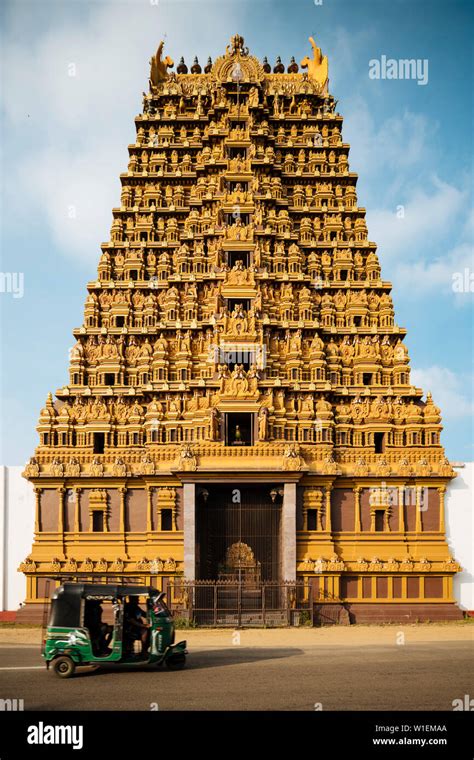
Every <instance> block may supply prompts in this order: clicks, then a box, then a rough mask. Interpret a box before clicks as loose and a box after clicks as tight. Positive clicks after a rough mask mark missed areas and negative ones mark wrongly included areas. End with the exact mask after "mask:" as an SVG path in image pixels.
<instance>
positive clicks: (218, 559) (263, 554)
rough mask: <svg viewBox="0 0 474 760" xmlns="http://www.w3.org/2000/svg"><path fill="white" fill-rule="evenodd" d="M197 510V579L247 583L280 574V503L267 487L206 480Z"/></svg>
mask: <svg viewBox="0 0 474 760" xmlns="http://www.w3.org/2000/svg"><path fill="white" fill-rule="evenodd" d="M203 494H204V496H205V498H203ZM197 513H198V518H197V552H196V554H197V567H196V575H197V578H198V579H203V580H212V581H217V580H219V581H233V582H237V581H238V582H241V583H243V584H244V585H246V586H247V587H248V588H250V587H251V586H252V585H253V586H255V587H257V586H259V585H260V584H261V583H264V582H266V581H278V580H279V579H280V523H281V503H280V500H279V499H276V498H274V499H273V500H272V496H271V492H270V487H266V488H265V487H262V486H260V487H254V486H251V485H250V486H240V487H239V488H237V487H235V488H234V487H232V486H214V485H212V486H209V487H208V488H206V489H202V490H201V493H200V497H198V509H197Z"/></svg>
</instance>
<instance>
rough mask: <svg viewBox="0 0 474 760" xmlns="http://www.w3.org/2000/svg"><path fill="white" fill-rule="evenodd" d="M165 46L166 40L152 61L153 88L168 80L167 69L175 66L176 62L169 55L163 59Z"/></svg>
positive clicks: (151, 78)
mask: <svg viewBox="0 0 474 760" xmlns="http://www.w3.org/2000/svg"><path fill="white" fill-rule="evenodd" d="M164 44H165V43H164V40H161V42H160V44H159V45H158V49H157V51H156V53H155V55H154V56H152V58H151V59H150V83H151V84H152V85H153V87H156V86H157V85H158V84H159V83H160V82H164V81H165V79H167V78H168V71H167V69H169V68H171V67H172V66H174V61H173V59H172V58H170V56H169V55H167V56H166V58H162V55H163V47H164Z"/></svg>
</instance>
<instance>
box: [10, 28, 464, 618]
mask: <svg viewBox="0 0 474 760" xmlns="http://www.w3.org/2000/svg"><path fill="white" fill-rule="evenodd" d="M310 41H311V44H312V54H311V56H309V57H306V58H304V59H303V61H301V64H300V65H301V67H302V68H303V71H300V70H299V66H298V64H297V63H296V62H295V61H294V59H292V61H291V63H290V65H289V66H288V68H287V71H285V67H284V66H283V64H282V63H281V61H280V59H278V60H277V64H276V66H275V67H274V68H273V71H272V70H271V67H270V66H269V64H268V62H267V61H266V59H264V61H263V63H261V62H260V61H259V60H257V59H256V58H255V57H253V56H252V55H250V54H249V51H248V49H247V48H246V47H244V40H243V39H242V37H240V36H239V35H236V36H234V37H233V38H232V40H231V43H230V45H228V46H227V49H226V52H225V54H224V55H223V56H221V57H219V58H218V59H217V60H216V61H215V62H214V63H212V62H211V60H210V59H209V62H208V64H207V65H206V66H205V68H204V71H202V70H201V66H200V65H199V63H198V62H197V60H195V62H194V65H193V66H192V67H191V69H190V71H188V68H187V66H186V64H185V63H184V61H183V59H181V62H180V64H179V65H178V67H177V70H176V73H171V71H170V70H171V69H172V68H173V65H174V64H173V62H172V61H171V59H170V58H163V43H162V44H161V45H160V46H159V48H158V51H157V53H156V55H155V56H154V57H153V59H152V61H151V74H150V87H149V93H148V94H147V95H145V96H144V101H143V113H141V114H140V115H139V116H137V117H136V119H135V122H136V129H137V136H136V141H135V143H134V144H133V145H130V146H129V156H130V158H129V163H128V168H127V171H126V172H125V173H123V174H122V175H121V182H122V193H121V198H120V205H119V206H118V207H117V208H114V209H113V224H112V230H111V237H110V240H109V241H108V242H106V243H104V244H103V245H102V255H101V257H100V262H99V266H98V275H97V279H96V280H94V281H93V282H89V283H88V286H87V289H88V295H87V298H86V304H85V314H84V322H83V325H82V326H81V327H79V328H77V329H76V330H75V331H74V336H75V339H76V344H75V346H74V348H73V349H72V351H71V361H70V370H69V372H70V374H69V382H68V384H67V385H65V386H63V387H62V388H60V389H59V390H58V391H56V394H55V395H56V398H55V399H53V396H52V395H51V394H50V395H49V396H48V399H47V401H46V405H45V407H44V409H42V411H41V415H40V419H39V425H38V432H39V435H40V442H39V446H38V448H37V450H36V452H35V456H34V458H32V459H31V460H30V462H29V463H28V465H27V467H26V470H25V476H26V477H27V478H28V479H29V480H30V481H31V483H32V484H33V485H34V489H35V494H36V521H35V541H34V545H33V549H32V552H31V555H30V556H29V557H28V558H26V559H25V561H24V562H23V563H22V565H21V567H20V570H21V571H23V572H24V573H25V574H26V578H27V605H26V608H25V612H24V614H25V615H27V614H30V615H32V614H34V612H35V610H39V608H40V606H41V602H42V600H43V597H44V595H45V583H46V579H47V578H48V577H52V576H54V577H56V578H60V577H61V576H63V577H64V576H68V575H69V576H71V577H76V576H77V577H81V576H83V575H84V574H86V575H87V576H92V577H94V578H97V579H105V578H110V579H112V578H130V577H136V576H137V575H139V576H141V577H145V578H148V579H151V578H152V579H153V583H154V584H155V585H158V586H160V587H166V585H167V583H168V582H169V580H170V579H172V578H176V577H178V578H182V577H184V578H186V579H188V580H193V579H196V578H197V579H222V578H229V577H231V578H232V577H234V574H235V572H237V568H238V570H239V577H241V575H242V570H244V571H245V574H246V576H251V577H252V579H253V582H255V583H257V582H260V581H265V580H266V581H271V580H272V581H278V580H290V581H292V580H295V579H296V578H297V577H301V578H303V577H304V578H306V579H309V580H310V581H311V584H312V586H313V590H314V592H315V594H316V598H318V599H319V600H320V601H321V603H322V604H324V603H326V602H328V603H329V602H331V603H334V601H337V602H341V603H344V604H345V605H346V608H347V609H349V610H350V611H351V614H352V615H353V619H354V620H357V621H358V620H362V621H363V620H371V619H385V620H389V619H390V620H396V619H400V620H404V619H407V617H406V616H409V617H412V618H413V619H414V618H419V619H423V618H429V619H432V620H433V619H436V618H443V617H444V618H446V617H450V616H456V615H459V614H460V613H459V610H458V609H457V608H456V606H455V604H454V600H453V597H452V578H453V575H454V573H455V572H456V571H457V570H458V569H459V566H458V564H457V563H456V562H455V561H454V560H453V558H452V557H450V554H449V551H448V546H447V542H446V538H445V527H444V494H445V490H446V484H447V483H448V482H449V479H450V478H452V477H453V475H454V473H453V470H452V467H451V465H450V463H449V462H448V460H447V459H446V457H445V455H444V452H443V448H442V447H441V444H440V431H441V424H440V412H439V409H438V408H437V407H436V406H435V404H434V403H433V400H432V398H431V396H430V394H427V397H426V400H425V401H423V400H422V397H423V392H422V390H421V389H419V388H415V387H414V386H413V385H412V383H411V380H410V366H409V357H408V351H407V347H406V345H405V341H404V338H405V330H404V329H403V328H402V327H399V326H398V325H397V324H396V323H395V320H394V311H393V305H392V299H391V297H390V291H391V285H390V283H389V282H387V281H385V280H383V279H382V275H381V270H380V265H379V260H378V257H377V253H376V245H375V243H373V242H370V241H369V239H368V236H367V226H366V221H365V210H364V209H363V208H361V207H359V206H358V205H357V194H356V182H357V175H356V174H354V173H353V172H351V171H350V169H349V161H348V154H349V146H348V145H347V143H345V142H344V141H343V137H342V117H341V116H340V115H339V113H337V111H336V103H335V100H334V98H333V97H332V95H330V94H329V92H328V67H327V58H326V57H325V56H323V55H322V53H321V51H320V49H319V48H318V47H317V46H316V44H315V43H314V41H313V40H312V39H311V40H310Z"/></svg>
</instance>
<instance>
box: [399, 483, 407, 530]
mask: <svg viewBox="0 0 474 760" xmlns="http://www.w3.org/2000/svg"><path fill="white" fill-rule="evenodd" d="M404 496H405V486H404V485H403V486H398V530H399V531H400V533H405V499H404Z"/></svg>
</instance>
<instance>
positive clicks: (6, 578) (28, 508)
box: [0, 466, 35, 611]
mask: <svg viewBox="0 0 474 760" xmlns="http://www.w3.org/2000/svg"><path fill="white" fill-rule="evenodd" d="M23 470H24V467H3V466H0V611H3V610H16V609H18V607H19V606H20V602H22V601H23V600H24V598H25V592H26V579H25V576H24V575H23V573H18V572H17V567H18V565H19V564H20V562H22V561H23V560H24V559H25V557H27V556H28V554H29V553H30V552H31V545H32V543H33V533H34V528H35V495H34V493H33V486H32V484H31V483H29V482H28V481H27V480H25V479H24V478H22V477H21V473H22V471H23Z"/></svg>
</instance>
